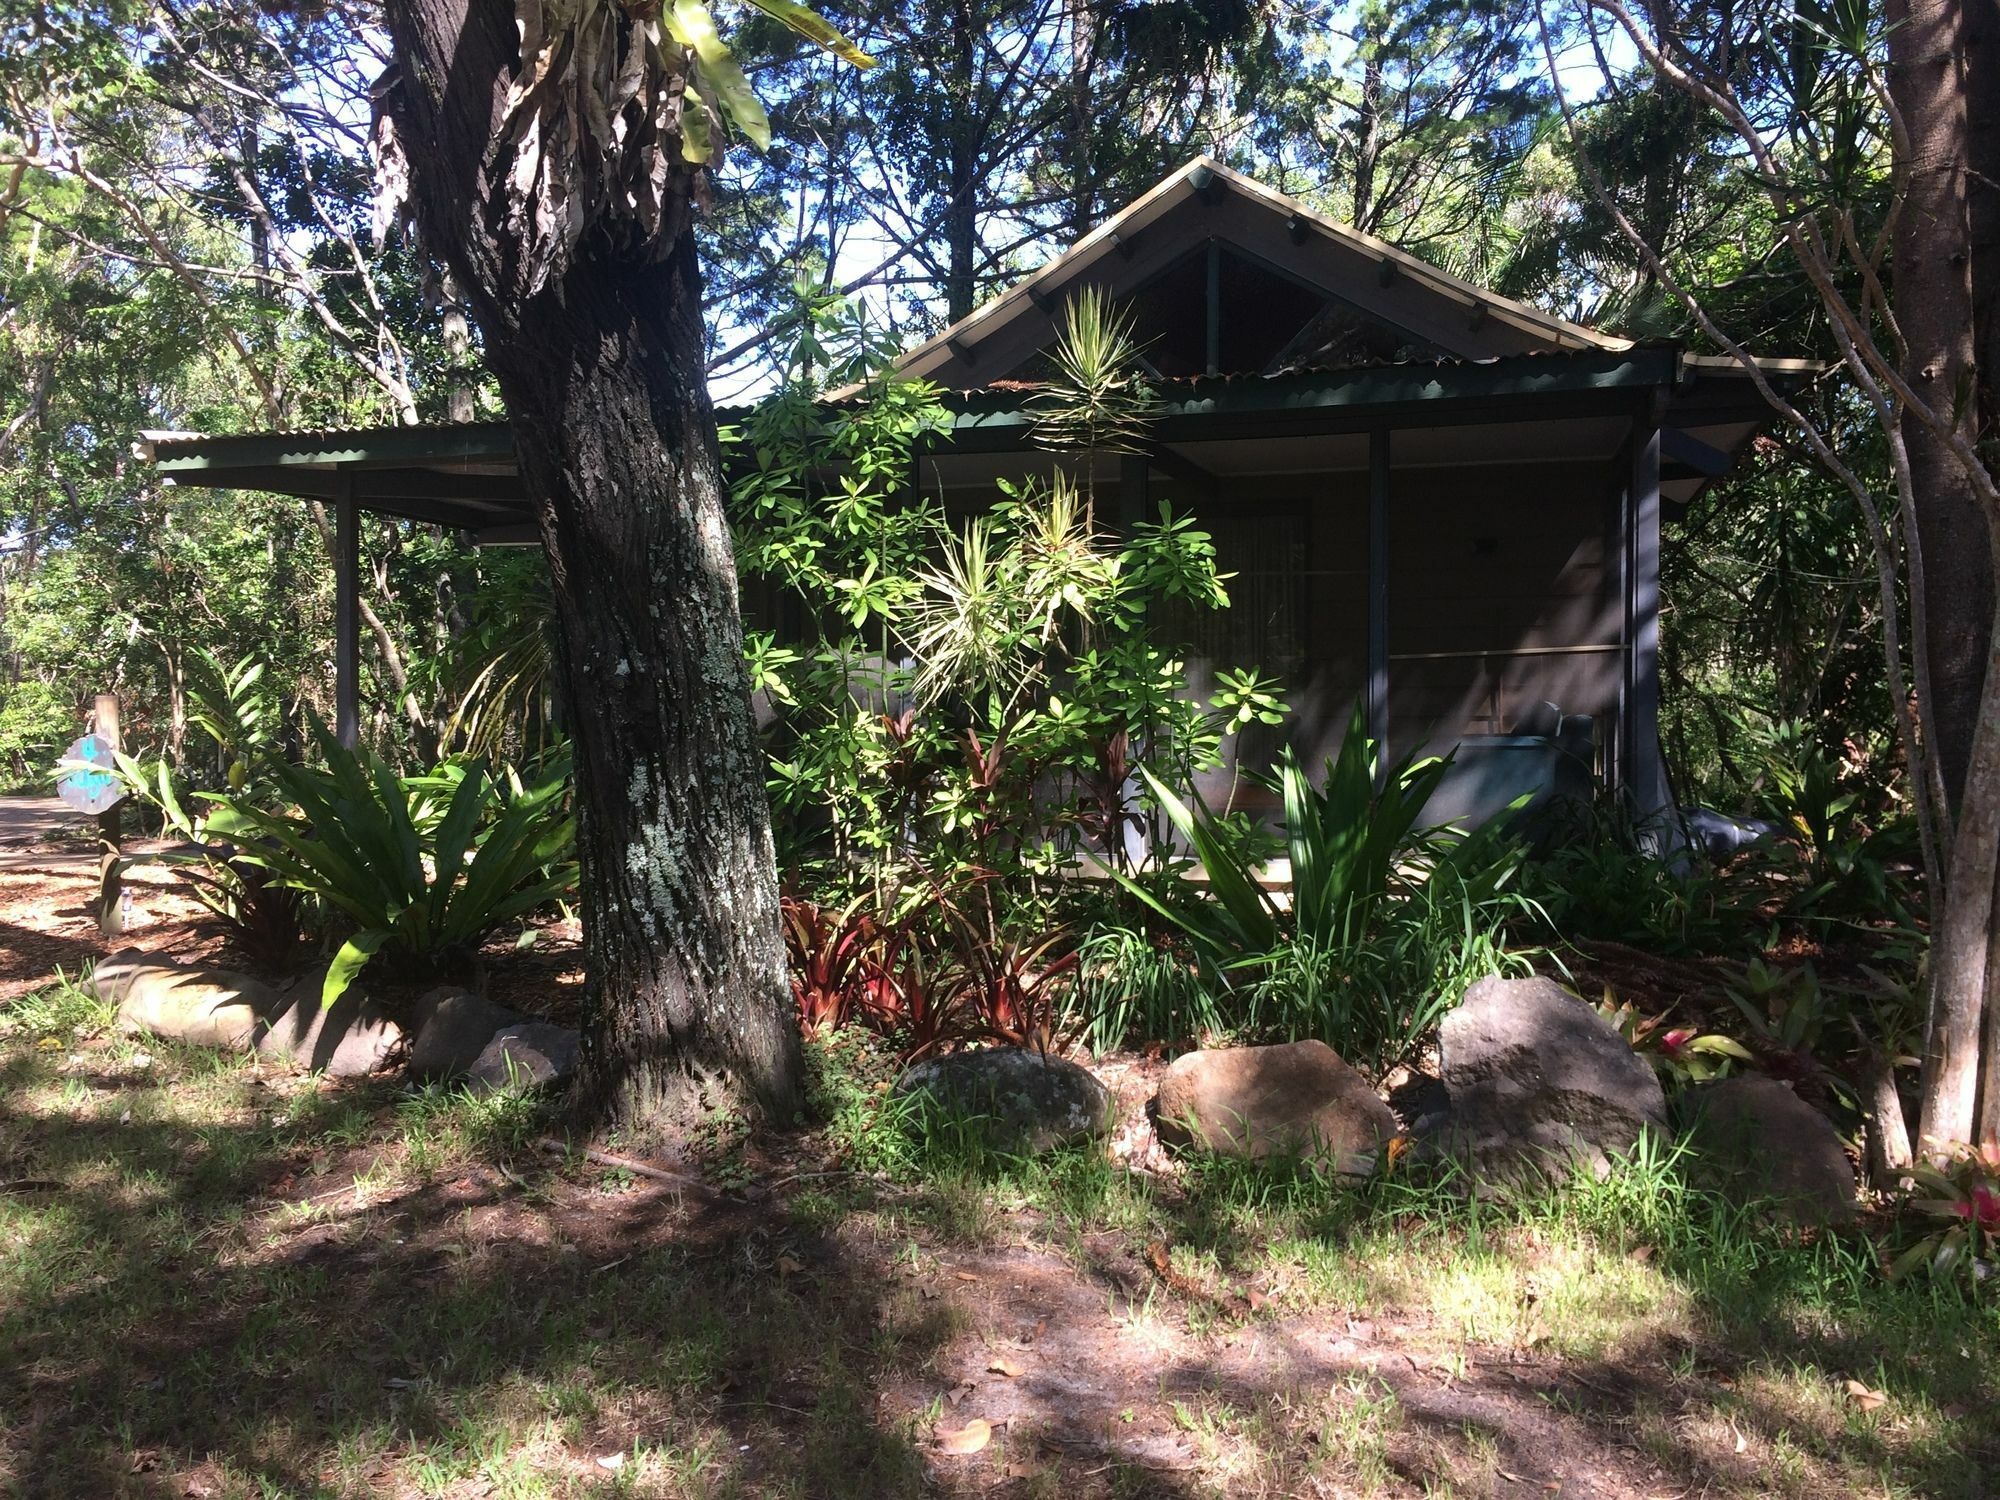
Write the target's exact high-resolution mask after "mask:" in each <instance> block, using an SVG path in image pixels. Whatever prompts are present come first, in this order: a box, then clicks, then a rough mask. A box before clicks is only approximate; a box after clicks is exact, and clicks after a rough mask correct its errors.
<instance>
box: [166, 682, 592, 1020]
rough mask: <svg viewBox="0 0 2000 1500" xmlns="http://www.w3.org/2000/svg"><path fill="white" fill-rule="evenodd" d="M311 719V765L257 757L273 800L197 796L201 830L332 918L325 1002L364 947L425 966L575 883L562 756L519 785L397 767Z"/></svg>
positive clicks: (466, 952) (460, 772) (465, 954)
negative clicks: (338, 922) (205, 811)
mask: <svg viewBox="0 0 2000 1500" xmlns="http://www.w3.org/2000/svg"><path fill="white" fill-rule="evenodd" d="M312 727H313V734H314V737H315V739H316V740H317V742H318V745H319V750H320V753H321V755H322V756H323V757H324V759H325V763H326V764H325V768H324V769H319V768H315V767H308V766H301V765H293V764H289V763H287V762H285V761H282V760H277V759H275V758H273V759H271V760H269V761H267V763H266V765H267V768H268V771H269V773H270V775H271V777H272V780H273V782H274V783H275V785H276V787H277V789H278V791H279V793H280V795H281V796H282V798H283V802H282V803H280V804H278V805H267V802H266V801H265V799H263V798H262V797H259V796H256V795H252V794H250V793H246V792H211V793H206V794H204V796H205V797H206V798H207V800H209V801H211V802H213V803H214V804H215V805H216V810H215V812H214V813H212V814H211V815H210V817H209V819H208V825H207V826H208V831H209V832H210V834H211V835H215V836H220V837H222V838H225V839H228V840H230V841H231V842H233V843H234V844H235V845H236V847H237V850H238V854H237V858H238V859H239V860H241V861H244V862H247V863H249V864H251V865H254V866H256V867H257V868H259V869H262V870H264V871H266V872H268V874H269V875H270V877H271V878H272V879H273V880H274V881H275V882H276V883H277V884H278V885H279V886H282V887H284V888H286V889H289V890H294V891H300V892H304V893H306V894H307V895H309V896H312V897H313V898H315V899H316V900H318V901H319V902H321V903H322V904H323V905H324V907H325V908H326V909H327V910H329V911H330V912H338V913H339V914H340V915H341V917H342V918H344V919H345V923H346V926H347V927H348V928H349V929H350V930H349V932H348V935H347V937H346V941H345V942H343V943H342V944H341V947H340V949H339V951H338V953H337V954H336V955H335V958H334V962H333V964H332V966H331V967H330V968H329V970H328V972H327V978H326V989H325V996H324V998H325V1000H326V1003H328V1004H331V1003H332V1002H333V1001H334V1000H335V999H336V998H338V997H339V995H340V993H341V992H342V991H343V990H344V989H345V988H346V987H347V985H348V984H349V983H350V982H351V981H352V979H353V977H354V975H355V974H356V973H358V972H359V970H360V969H361V966H362V965H363V964H365V963H366V962H367V961H368V958H369V956H370V955H372V954H374V953H376V952H379V951H381V950H383V949H391V950H393V951H395V952H397V953H399V954H401V955H403V956H405V957H407V958H410V959H412V960H415V961H416V962H418V963H420V964H423V965H426V966H429V967H441V966H446V965H450V964H453V963H458V962H463V961H466V960H468V959H469V958H470V957H471V955H472V953H473V952H474V951H475V950H476V949H477V947H478V945H479V943H480V941H481V939H483V938H484V937H485V936H486V935H487V934H488V933H489V932H491V931H492V930H493V929H494V928H495V927H497V926H499V925H500V924H501V923H502V922H505V921H507V920H508V919H509V918H512V917H517V916H520V915H522V914H523V913H526V912H529V911H533V910H534V909H535V908H536V907H538V906H542V905H544V904H546V903H548V902H550V901H552V900H555V899H557V898H559V897H563V896H566V895H567V894H569V893H570V892H571V891H572V890H573V889H574V887H575V881H576V872H575V866H574V863H573V845H574V842H575V836H576V825H575V821H574V818H573V816H572V814H571V813H570V811H569V809H568V806H567V803H568V796H569V777H568V773H567V768H566V767H564V766H561V765H556V766H553V767H551V768H549V769H548V770H547V771H546V772H545V774H544V776H543V778H542V779H541V780H540V781H538V782H537V783H536V784H535V785H534V786H532V787H529V786H525V785H523V783H522V782H521V780H520V778H519V777H518V776H517V775H515V774H514V773H512V772H511V771H510V772H508V773H507V774H506V775H505V776H504V777H503V778H501V779H500V780H497V781H496V780H494V779H492V778H489V776H488V775H487V773H486V769H485V767H484V766H481V765H476V764H475V765H464V764H458V763H447V764H446V765H445V766H441V767H439V768H438V770H437V771H436V772H435V773H433V774H432V775H429V776H422V777H411V778H404V777H399V776H397V775H396V774H395V773H394V772H393V771H392V770H390V768H389V767H388V766H387V765H386V764H384V763H383V762H382V761H381V760H380V759H379V758H378V757H376V756H375V755H373V754H371V753H370V752H368V751H366V750H362V751H358V752H357V751H353V750H349V749H347V748H346V747H345V746H343V745H341V744H340V742H339V741H338V740H336V739H335V738H334V737H333V736H332V735H331V734H330V733H328V732H327V729H326V726H325V725H323V724H321V723H319V722H318V721H316V720H315V721H314V723H313V726H312Z"/></svg>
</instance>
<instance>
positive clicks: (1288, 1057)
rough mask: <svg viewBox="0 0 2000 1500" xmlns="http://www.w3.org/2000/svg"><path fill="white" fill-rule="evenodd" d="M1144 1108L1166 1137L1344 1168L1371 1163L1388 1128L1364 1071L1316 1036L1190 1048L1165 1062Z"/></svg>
mask: <svg viewBox="0 0 2000 1500" xmlns="http://www.w3.org/2000/svg"><path fill="white" fill-rule="evenodd" d="M1153 1108H1154V1125H1155V1128H1157V1129H1158V1131H1159V1133H1160V1139H1161V1140H1163V1141H1165V1142H1166V1143H1167V1144H1168V1145H1170V1146H1189V1145H1201V1146H1205V1147H1207V1148H1208V1149H1209V1150H1211V1151H1214V1152H1216V1153H1218V1154H1219V1155H1223V1156H1235V1157H1245V1158H1252V1159H1255V1158H1261V1157H1266V1156H1300V1157H1307V1158H1310V1159H1312V1160H1315V1161H1317V1162H1320V1163H1321V1164H1323V1165H1325V1166H1327V1167H1329V1168H1331V1169H1332V1170H1333V1171H1335V1172H1338V1173H1341V1174H1343V1175H1347V1176H1366V1175H1368V1174H1369V1173H1371V1172H1373V1171H1374V1169H1375V1163H1376V1158H1377V1156H1378V1154H1379V1153H1380V1151H1381V1149H1382V1145H1383V1143H1384V1142H1385V1141H1387V1140H1389V1139H1390V1138H1391V1137H1392V1136H1394V1135H1395V1134H1396V1133H1397V1126H1396V1116H1395V1114H1394V1113H1393V1112H1392V1111H1391V1110H1390V1108H1389V1106H1388V1105H1387V1104H1385V1103H1383V1102H1382V1100H1381V1099H1380V1097H1378V1096H1377V1095H1376V1093H1375V1090H1374V1089H1372V1088H1370V1087H1369V1085H1368V1080H1367V1079H1365V1078H1363V1077H1362V1076H1361V1075H1360V1074H1359V1073H1357V1072H1355V1071H1354V1069H1352V1068H1350V1067H1349V1066H1348V1065H1347V1064H1346V1063H1345V1062H1343V1061H1342V1060H1341V1057H1340V1054H1339V1053H1337V1052H1335V1051H1334V1050H1333V1048H1331V1047H1329V1046H1327V1044H1326V1043H1325V1042H1316V1041H1307V1042H1291V1043H1287V1044H1285V1045H1283V1046H1276V1047H1226V1048H1219V1049H1217V1050H1214V1051H1209V1052H1190V1053H1188V1054H1186V1055H1185V1056H1184V1057H1181V1058H1178V1059H1176V1061H1175V1062H1174V1065H1173V1066H1172V1067H1171V1068H1169V1069H1167V1073H1166V1076H1165V1077H1164V1078H1162V1079H1161V1080H1160V1091H1159V1093H1158V1095H1157V1096H1156V1097H1155V1099H1154V1101H1153Z"/></svg>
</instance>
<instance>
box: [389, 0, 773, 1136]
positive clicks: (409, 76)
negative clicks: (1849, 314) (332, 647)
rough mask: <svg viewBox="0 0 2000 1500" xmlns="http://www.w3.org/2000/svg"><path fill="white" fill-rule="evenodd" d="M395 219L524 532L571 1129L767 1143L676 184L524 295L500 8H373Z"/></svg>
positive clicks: (715, 499)
mask: <svg viewBox="0 0 2000 1500" xmlns="http://www.w3.org/2000/svg"><path fill="white" fill-rule="evenodd" d="M388 14H389V24H390V30H391V34H392V36H393V38H394V41H395V45H396V56H397V59H398V62H399V64H400V66H401V69H402V79H401V82H400V84H399V85H398V87H397V88H396V90H395V93H394V96H393V98H392V100H391V106H390V107H391V108H392V110H393V111H394V112H395V117H396V121H397V125H398V128H399V135H400V138H401V142H402V147H403V152H404V154H405V156H406V157H407V159H408V164H409V178H410V187H411V199H412V203H413V205H414V208H415V210H416V216H417V220H418V223H419V225H420V227H421V229H422V231H423V233H424V236H425V239H426V241H427V243H428V245H429V247H430V248H431V249H432V250H433V251H434V252H436V253H437V254H439V255H440V256H441V257H442V258H443V259H444V260H445V261H446V263H447V264H448V265H449V267H450V269H451V272H452V275H453V278H454V280H455V281H456V283H457V285H458V286H459V288H460V289H461V290H462V291H463V292H464V294H465V295H466V298H467V300H468V302H469V304H470V306H471V308H472V311H473V313H474V315H475V316H476V317H477V319H478V321H479V322H480V324H481V327H482V330H483V332H484V334H485V346H486V355H487V359H488V362H489V363H490V365H491V366H492V369H493V371H494V374H495V375H496V376H497V377H498V379H499V382H500V388H501V391H502V393H503V394H504V395H505V397H506V400H507V406H508V411H509V414H510V416H511V417H512V420H513V424H514V434H515V446H516V451H517V453H518V456H519V460H520V464H521V473H522V478H523V480H524V481H525V483H526V487H527V489H528V492H529V493H530V494H531V495H532V496H533V497H534V499H535V501H536V505H537V508H538V510H539V513H540V518H541V527H542V544H543V549H544V551H545V552H546V554H547V557H548V562H549V569H550V573H551V578H552V582H553V588H554V594H555V601H556V615H557V622H558V630H557V636H558V642H559V649H558V651H557V653H556V662H557V669H558V673H559V677H560V680H561V684H562V688H563V692H564V697H565V702H566V704H567V706H568V708H569V716H570V727H571V733H572V739H573V751H574V757H575V763H576V790H577V806H578V812H579V825H580V826H579V832H578V852H579V857H580V862H581V866H582V916H583V933H584V968H585V1009H584V1015H585V1026H584V1056H583V1068H582V1077H581V1080H580V1083H579V1088H578V1095H577V1101H578V1104H579V1107H580V1109H581V1112H582V1116H583V1118H584V1119H585V1120H586V1121H587V1122H589V1123H608V1122H614V1121H615V1122H622V1123H628V1124H633V1125H647V1126H664V1127H672V1126H675V1125H678V1124H681V1123H684V1122H685V1119H686V1118H687V1117H688V1116H689V1115H690V1112H691V1111H692V1109H693V1108H694V1107H695V1106H697V1105H698V1104H701V1103H704V1102H715V1103H723V1102H730V1101H732V1100H740V1102H742V1103H745V1104H752V1105H761V1106H763V1108H764V1109H765V1110H767V1111H769V1112H770V1113H771V1114H773V1115H775V1116H777V1117H778V1118H781V1119H788V1118H789V1117H790V1116H791V1114H792V1112H793V1110H794V1109H795V1108H796V1105H797V1102H798V1087H799V1085H798V1077H799V1053H798V1038H797V1033H796V1031H795V1030H794V1028H793V1026H792V1024H791V1016H790V1003H789V998H788V995H787V992H786V984H785V974H784V952H783V947H782V943H781V939H780V936H779V925H778V900H777V877H776V872H775V870H774V868H773V863H772V854H771V835H770V815H769V809H768V806H767V803H766V800H765V794H764V783H763V764H762V760H761V758H760V756H759V754H758V751H757V746H756V741H755V737H754V725H753V720H752V717H751V711H750V695H749V676H748V671H747V669H746V667H745V663H744V657H743V640H742V626H741V622H740V620H739V617H738V614H737V595H736V571H735V564H734V561H733V559H732V558H731V555H730V549H729V533H728V529H727V527H726V525H725V523H724V518H723V506H722V483H721V474H720V465H719V463H718V459H717V453H716V443H715V420H714V414H713V412H712V411H711V409H710V406H709V401H708V394H707V388H706V383H705V374H704V369H703V351H702V325H701V311H700V309H701V296H700V291H701V288H700V273H699V271H698V269H697V266H696V263H695V250H694V242H693V237H692V235H690V234H689V233H688V232H687V230H686V224H687V206H686V205H687V201H688V195H689V191H690V188H691V180H690V178H689V176H688V173H687V171H686V169H685V168H683V167H681V166H680V165H679V164H678V163H676V164H674V165H673V166H672V167H671V168H669V169H668V171H667V173H666V174H665V175H666V190H667V192H668V193H669V194H670V195H672V197H671V200H670V207H669V210H668V215H667V221H666V226H665V228H664V229H663V230H662V232H661V233H660V234H659V235H658V236H657V237H656V238H655V239H653V240H652V241H651V242H647V241H645V240H644V239H643V237H641V236H638V235H634V234H632V233H630V232H629V226H626V232H622V233H621V232H615V231H614V230H612V229H608V228H606V227H605V226H603V225H601V224H600V225H598V226H597V227H594V228H591V229H588V230H586V231H585V232H584V235H583V237H582V239H581V240H580V241H579V242H578V244H577V245H576V247H575V249H574V250H573V251H571V252H569V253H568V254H567V255H566V256H564V257H562V258H561V259H560V260H558V261H557V262H556V264H555V268H554V270H553V272H552V274H550V276H549V277H548V279H547V280H546V282H541V283H539V284H538V278H536V277H535V276H533V275H532V274H531V272H530V271H528V270H527V269H526V268H525V267H526V263H527V260H528V257H526V256H525V255H524V252H523V247H522V245H521V244H520V242H519V240H518V239H517V238H515V237H513V236H510V234H509V233H508V232H507V231H506V230H504V229H499V228H496V227H495V226H496V225H502V224H505V223H506V222H507V220H506V218H505V216H504V214H503V213H502V212H501V211H500V209H499V207H498V206H497V202H496V195H497V194H499V193H500V192H502V191H503V189H502V187H501V186H499V185H497V184H496V181H495V179H496V178H500V177H503V176H504V173H501V172H497V171H495V170H494V169H493V168H492V166H491V165H490V163H491V151H490V148H489V144H488V143H489V141H490V140H492V139H493V137H494V136H495V135H496V133H497V127H498V126H499V123H500V122H501V120H502V119H503V116H504V108H505V99H506V94H507V90H508V86H509V85H510V83H511V82H512V79H513V75H514V72H515V70H516V67H517V66H518V62H517V56H516V44H515V32H514V19H513V11H512V8H511V7H507V6H496V5H488V4H478V3H471V0H391V3H390V4H389V7H388Z"/></svg>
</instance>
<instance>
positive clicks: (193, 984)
mask: <svg viewBox="0 0 2000 1500" xmlns="http://www.w3.org/2000/svg"><path fill="white" fill-rule="evenodd" d="M89 982H90V988H91V990H92V991H93V992H94V993H95V994H96V995H97V997H98V998H99V999H100V1000H104V1001H107V1002H108V1003H110V1004H112V1005H115V1006H117V1007H118V1023H117V1024H118V1025H119V1027H120V1028H121V1029H122V1030H125V1031H137V1032H144V1033H145V1034H146V1035H148V1036H157V1037H165V1038H168V1039H169V1040H172V1041H176V1042H187V1043H189V1044H191V1045H193V1046H197V1047H222V1048H227V1049H228V1050H230V1051H233V1052H241V1051H247V1050H248V1049H249V1048H250V1047H251V1046H252V1045H253V1044H254V1042H255V1041H256V1038H257V1035H258V1032H259V1029H260V1028H261V1026H262V1025H263V1019H264V1017H265V1016H266V1015H267V1014H269V1013H270V1012H271V1011H272V1010H274V1009H276V1008H277V1004H278V997H277V994H276V992H275V991H273V990H272V989H271V987H270V986H269V985H267V984H265V983H263V982H262V981H261V980H257V979H252V978H251V977H250V976H249V975H247V974H238V973H236V972H234V971H233V970H230V969H207V968H196V967H193V966H191V965H186V964H179V963H176V962H174V960H172V959H170V958H162V957H160V956H158V955H156V954H151V953H142V952H140V951H139V950H137V949H135V948H125V949H121V950H120V951H118V952H117V953H114V954H112V955H111V956H110V957H108V958H106V959H104V960H103V961H102V962H100V963H99V964H98V965H97V967H96V969H95V970H93V971H92V973H91V976H90V981H89Z"/></svg>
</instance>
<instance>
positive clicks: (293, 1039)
mask: <svg viewBox="0 0 2000 1500" xmlns="http://www.w3.org/2000/svg"><path fill="white" fill-rule="evenodd" d="M325 983H326V974H325V971H324V970H317V971H315V972H313V973H310V974H307V975H305V976H304V977H303V978H301V979H300V980H299V981H298V982H297V983H296V984H294V985H293V986H292V987H291V989H290V990H289V991H288V992H287V993H286V994H284V995H282V996H280V997H278V999H277V1005H276V1008H275V1009H273V1010H272V1011H271V1012H270V1013H269V1014H268V1015H267V1016H266V1017H265V1023H264V1026H263V1028H262V1029H261V1030H260V1031H259V1033H258V1035H257V1037H256V1039H255V1045H256V1048H257V1050H258V1051H259V1052H260V1053H262V1054H263V1055H264V1056H266V1057H277V1058H285V1059H289V1060H290V1061H292V1062H295V1063H297V1064H298V1065H299V1066H300V1067H303V1068H309V1069H311V1070H312V1071H314V1072H318V1073H325V1074H327V1075H329V1076H330V1077H334V1078H361V1077H365V1076H366V1075H368V1074H370V1073H373V1072H375V1071H376V1070H377V1069H378V1068H382V1067H385V1066H387V1065H388V1063H389V1062H390V1061H391V1060H392V1059H393V1058H394V1057H395V1055H396V1053H397V1051H398V1050H399V1049H400V1048H401V1047H402V1046H403V1041H404V1037H403V1028H402V1027H401V1026H398V1025H397V1024H396V1023H395V1022H394V1021H392V1020H390V1019H389V1017H388V1015H387V1014H385V1013H384V1012H383V1010H382V1008H381V1007H380V1006H379V1005H377V1004H376V1003H375V1002H374V1001H373V1000H370V999H369V998H368V997H367V996H366V995H365V994H363V993H362V991H361V990H360V989H359V987H357V986H355V985H349V986H348V987H347V990H346V991H345V993H343V994H342V995H341V997H340V998H339V999H338V1000H336V1001H334V1002H333V1004H332V1005H330V1006H329V1005H323V1004H322V1003H321V998H320V997H321V994H322V992H323V989H324V986H325Z"/></svg>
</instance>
